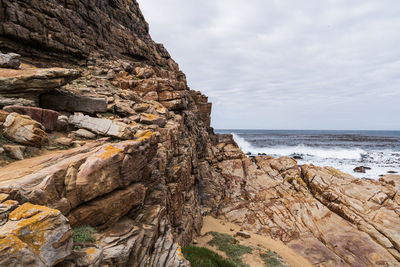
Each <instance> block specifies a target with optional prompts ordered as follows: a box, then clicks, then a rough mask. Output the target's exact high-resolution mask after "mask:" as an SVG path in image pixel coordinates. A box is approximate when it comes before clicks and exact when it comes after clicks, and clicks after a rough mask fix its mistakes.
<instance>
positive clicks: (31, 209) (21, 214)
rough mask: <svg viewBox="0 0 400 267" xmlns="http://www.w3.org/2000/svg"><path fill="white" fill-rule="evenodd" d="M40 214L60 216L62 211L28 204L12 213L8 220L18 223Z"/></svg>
mask: <svg viewBox="0 0 400 267" xmlns="http://www.w3.org/2000/svg"><path fill="white" fill-rule="evenodd" d="M38 213H43V214H45V215H58V214H60V211H58V210H55V209H50V208H48V207H45V206H39V205H34V204H32V203H29V202H28V203H25V204H23V205H22V206H20V207H18V208H17V209H15V210H14V211H13V212H11V213H10V216H9V217H8V219H10V220H12V221H18V220H21V219H26V218H29V217H32V216H34V215H36V214H38Z"/></svg>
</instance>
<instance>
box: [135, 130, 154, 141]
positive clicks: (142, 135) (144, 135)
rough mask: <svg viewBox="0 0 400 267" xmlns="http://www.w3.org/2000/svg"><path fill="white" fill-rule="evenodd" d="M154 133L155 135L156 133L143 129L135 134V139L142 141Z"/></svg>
mask: <svg viewBox="0 0 400 267" xmlns="http://www.w3.org/2000/svg"><path fill="white" fill-rule="evenodd" d="M155 135H156V133H154V132H152V131H150V130H148V131H144V132H142V133H140V134H135V137H136V138H137V139H136V141H138V142H142V141H144V140H146V139H150V138H151V137H153V136H155Z"/></svg>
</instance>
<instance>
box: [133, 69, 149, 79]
mask: <svg viewBox="0 0 400 267" xmlns="http://www.w3.org/2000/svg"><path fill="white" fill-rule="evenodd" d="M135 73H136V77H137V78H139V79H148V78H151V77H152V76H153V75H154V71H153V69H152V68H140V67H136V68H135Z"/></svg>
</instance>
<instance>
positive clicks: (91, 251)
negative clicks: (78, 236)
mask: <svg viewBox="0 0 400 267" xmlns="http://www.w3.org/2000/svg"><path fill="white" fill-rule="evenodd" d="M85 252H86V254H87V255H88V260H89V261H91V260H92V259H93V257H94V255H95V253H96V249H95V248H94V247H91V248H87V249H86V251H85Z"/></svg>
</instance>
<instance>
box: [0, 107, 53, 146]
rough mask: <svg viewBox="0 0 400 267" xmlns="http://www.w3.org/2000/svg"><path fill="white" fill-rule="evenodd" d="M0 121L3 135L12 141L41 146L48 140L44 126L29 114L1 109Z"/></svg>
mask: <svg viewBox="0 0 400 267" xmlns="http://www.w3.org/2000/svg"><path fill="white" fill-rule="evenodd" d="M0 123H2V127H3V134H4V136H5V137H7V138H8V139H10V140H12V141H14V142H17V143H20V144H24V145H30V146H36V147H41V146H42V145H43V144H45V143H46V142H47V141H48V139H47V135H46V133H45V132H44V127H43V126H42V125H41V124H40V123H38V122H36V121H34V120H32V119H31V118H30V117H29V116H25V115H20V114H17V113H7V112H4V111H2V113H1V114H0Z"/></svg>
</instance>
